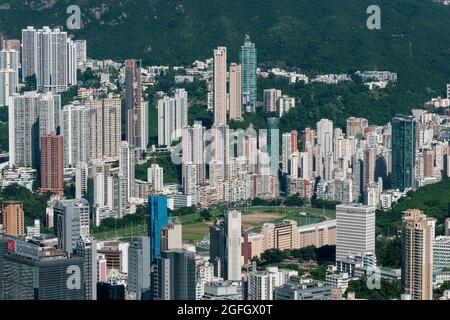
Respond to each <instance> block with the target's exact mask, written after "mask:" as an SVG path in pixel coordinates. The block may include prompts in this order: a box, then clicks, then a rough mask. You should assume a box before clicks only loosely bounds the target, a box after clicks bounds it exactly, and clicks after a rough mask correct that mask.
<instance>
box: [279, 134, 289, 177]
mask: <svg viewBox="0 0 450 320" xmlns="http://www.w3.org/2000/svg"><path fill="white" fill-rule="evenodd" d="M291 155H292V145H291V134H290V133H283V136H282V142H281V171H282V172H283V173H288V172H289V161H290V159H291Z"/></svg>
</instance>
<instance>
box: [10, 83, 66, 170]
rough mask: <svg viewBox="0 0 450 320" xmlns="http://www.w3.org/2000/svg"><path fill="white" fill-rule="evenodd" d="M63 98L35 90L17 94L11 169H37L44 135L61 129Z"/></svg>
mask: <svg viewBox="0 0 450 320" xmlns="http://www.w3.org/2000/svg"><path fill="white" fill-rule="evenodd" d="M60 109H61V97H60V96H59V95H53V94H51V93H47V94H40V93H37V92H35V91H31V92H26V93H25V94H23V95H14V96H13V97H12V100H11V104H10V107H9V110H8V123H9V156H10V160H9V164H10V167H13V166H21V167H32V166H34V167H36V166H37V164H38V163H39V145H40V139H39V137H40V134H41V133H44V134H45V133H50V131H51V130H53V131H55V129H56V128H57V127H58V126H59V121H58V119H59V114H60Z"/></svg>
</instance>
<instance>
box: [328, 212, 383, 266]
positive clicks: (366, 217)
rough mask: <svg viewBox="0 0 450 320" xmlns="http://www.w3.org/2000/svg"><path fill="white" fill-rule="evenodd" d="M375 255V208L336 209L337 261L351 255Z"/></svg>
mask: <svg viewBox="0 0 450 320" xmlns="http://www.w3.org/2000/svg"><path fill="white" fill-rule="evenodd" d="M365 253H372V254H374V253H375V207H369V206H363V205H360V204H355V205H353V204H348V205H338V206H337V207H336V261H339V260H341V259H344V258H345V257H347V256H349V255H357V254H365Z"/></svg>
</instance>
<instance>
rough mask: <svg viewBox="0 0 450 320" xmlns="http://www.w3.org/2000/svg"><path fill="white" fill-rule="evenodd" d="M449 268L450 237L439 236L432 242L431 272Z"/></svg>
mask: <svg viewBox="0 0 450 320" xmlns="http://www.w3.org/2000/svg"><path fill="white" fill-rule="evenodd" d="M448 267H450V237H449V236H439V237H436V239H434V241H433V271H434V272H439V271H442V270H444V269H445V268H448Z"/></svg>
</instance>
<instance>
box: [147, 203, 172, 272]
mask: <svg viewBox="0 0 450 320" xmlns="http://www.w3.org/2000/svg"><path fill="white" fill-rule="evenodd" d="M148 215H149V218H148V236H149V237H150V263H152V264H153V263H155V260H156V258H157V257H159V256H160V255H161V234H160V233H161V229H162V228H164V227H165V226H166V225H167V224H168V223H169V216H168V214H167V196H163V195H151V196H149V197H148Z"/></svg>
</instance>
